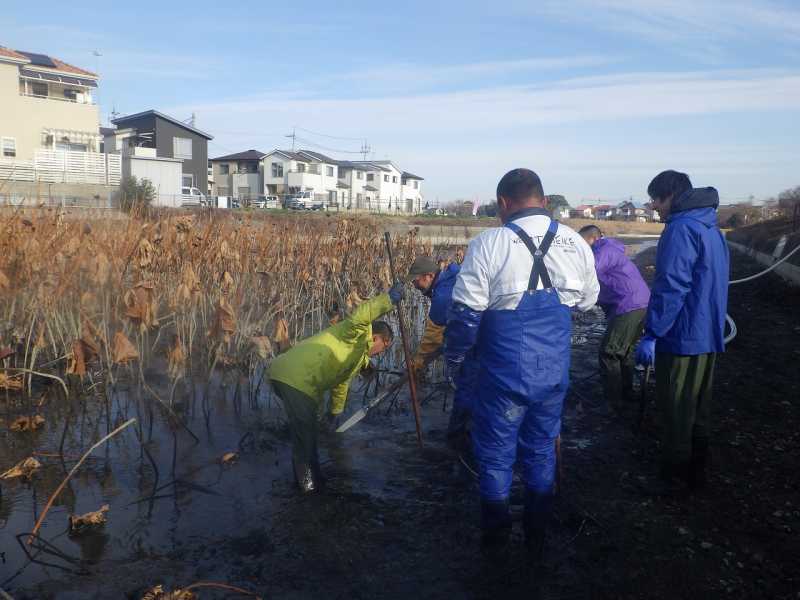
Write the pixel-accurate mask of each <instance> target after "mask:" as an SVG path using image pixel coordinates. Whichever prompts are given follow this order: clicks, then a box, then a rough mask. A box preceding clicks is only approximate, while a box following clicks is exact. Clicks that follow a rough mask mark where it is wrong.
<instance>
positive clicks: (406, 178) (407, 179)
mask: <svg viewBox="0 0 800 600" xmlns="http://www.w3.org/2000/svg"><path fill="white" fill-rule="evenodd" d="M401 181H402V184H403V185H402V189H401V194H400V200H401V206H402V207H403V210H404V211H405V212H408V213H418V212H422V208H423V199H422V182H423V178H422V177H420V176H419V175H414V174H413V173H409V172H408V171H403V176H402V179H401Z"/></svg>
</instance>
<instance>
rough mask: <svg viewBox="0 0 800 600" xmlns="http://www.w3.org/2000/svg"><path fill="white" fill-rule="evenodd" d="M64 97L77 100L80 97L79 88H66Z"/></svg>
mask: <svg viewBox="0 0 800 600" xmlns="http://www.w3.org/2000/svg"><path fill="white" fill-rule="evenodd" d="M64 98H66V99H67V100H73V101H74V100H77V99H78V90H71V89H70V88H65V89H64Z"/></svg>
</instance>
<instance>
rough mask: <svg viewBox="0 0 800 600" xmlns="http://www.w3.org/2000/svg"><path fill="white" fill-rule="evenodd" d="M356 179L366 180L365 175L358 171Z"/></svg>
mask: <svg viewBox="0 0 800 600" xmlns="http://www.w3.org/2000/svg"><path fill="white" fill-rule="evenodd" d="M356 179H364V173H362V172H361V171H356Z"/></svg>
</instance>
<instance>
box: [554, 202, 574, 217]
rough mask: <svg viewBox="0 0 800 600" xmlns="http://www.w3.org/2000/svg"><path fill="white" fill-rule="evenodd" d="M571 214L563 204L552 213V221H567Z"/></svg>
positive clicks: (568, 208)
mask: <svg viewBox="0 0 800 600" xmlns="http://www.w3.org/2000/svg"><path fill="white" fill-rule="evenodd" d="M571 212H572V211H571V209H570V207H569V206H567V205H565V204H562V205H561V206H559V207H557V208H556V209H555V210H554V211H553V218H554V219H562V220H563V219H569V218H570V216H571V215H570V213H571Z"/></svg>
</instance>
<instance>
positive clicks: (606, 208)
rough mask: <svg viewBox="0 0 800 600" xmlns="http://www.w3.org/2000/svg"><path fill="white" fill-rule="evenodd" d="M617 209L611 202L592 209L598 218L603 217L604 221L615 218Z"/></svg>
mask: <svg viewBox="0 0 800 600" xmlns="http://www.w3.org/2000/svg"><path fill="white" fill-rule="evenodd" d="M615 211H616V209H615V208H614V207H613V206H611V205H610V204H599V205H597V206H595V207H594V208H593V210H592V212H593V213H594V217H595V218H596V219H603V220H604V221H611V220H613V219H614V213H615Z"/></svg>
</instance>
